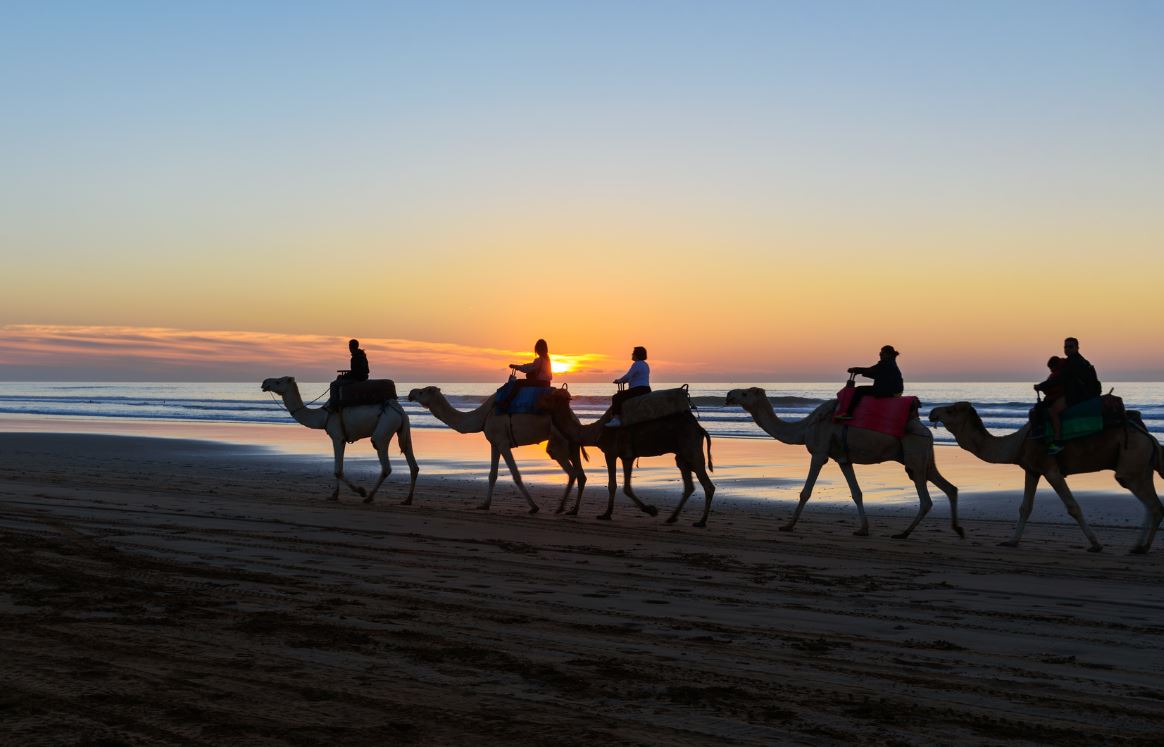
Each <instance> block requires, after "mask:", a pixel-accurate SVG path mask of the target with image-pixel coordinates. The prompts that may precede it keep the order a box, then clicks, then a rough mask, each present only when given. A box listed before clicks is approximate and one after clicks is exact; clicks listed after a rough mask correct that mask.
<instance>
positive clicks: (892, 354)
mask: <svg viewBox="0 0 1164 747" xmlns="http://www.w3.org/2000/svg"><path fill="white" fill-rule="evenodd" d="M898 355H900V353H898V352H897V351H896V350H894V349H893V346H892V345H882V346H881V360H883V361H891V360H893V359H894V358H896V357H897V356H898Z"/></svg>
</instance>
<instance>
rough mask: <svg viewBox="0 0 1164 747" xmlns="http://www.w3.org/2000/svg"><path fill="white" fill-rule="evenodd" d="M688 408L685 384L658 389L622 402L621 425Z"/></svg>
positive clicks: (688, 402) (689, 402)
mask: <svg viewBox="0 0 1164 747" xmlns="http://www.w3.org/2000/svg"><path fill="white" fill-rule="evenodd" d="M690 410H691V397H690V396H689V395H688V393H687V387H686V386H681V387H677V388H675V389H660V390H658V391H655V392H651V393H650V394H644V395H642V396H641V397H634V398H633V399H628V400H627V401H626V402H623V403H622V416H621V420H622V424H623V425H636V424H638V423H645V422H647V421H648V420H658V419H659V418H665V417H667V416H668V415H674V414H675V413H677V412H688V411H690Z"/></svg>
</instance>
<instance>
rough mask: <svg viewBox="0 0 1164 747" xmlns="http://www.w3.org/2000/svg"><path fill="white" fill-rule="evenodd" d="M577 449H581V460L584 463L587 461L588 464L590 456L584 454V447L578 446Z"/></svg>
mask: <svg viewBox="0 0 1164 747" xmlns="http://www.w3.org/2000/svg"><path fill="white" fill-rule="evenodd" d="M578 448H580V449H582V458H583V459H585V460H586V461H588V462H589V461H590V455H589V454H587V453H586V447H585V446H579V447H578Z"/></svg>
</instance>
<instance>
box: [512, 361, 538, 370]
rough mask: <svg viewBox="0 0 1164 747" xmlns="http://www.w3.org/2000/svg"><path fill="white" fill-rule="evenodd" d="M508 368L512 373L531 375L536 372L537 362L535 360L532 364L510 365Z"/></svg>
mask: <svg viewBox="0 0 1164 747" xmlns="http://www.w3.org/2000/svg"><path fill="white" fill-rule="evenodd" d="M509 367H510V368H512V369H513V370H514V371H521V372H522V373H532V372H534V371H536V370H538V360H537V359H536V358H535V359H534V361H533V362H532V363H510V364H509Z"/></svg>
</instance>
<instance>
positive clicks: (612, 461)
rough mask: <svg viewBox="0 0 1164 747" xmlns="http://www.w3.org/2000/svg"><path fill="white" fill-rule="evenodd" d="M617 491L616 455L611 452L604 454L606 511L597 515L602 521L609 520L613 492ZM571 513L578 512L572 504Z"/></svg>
mask: <svg viewBox="0 0 1164 747" xmlns="http://www.w3.org/2000/svg"><path fill="white" fill-rule="evenodd" d="M617 491H618V456H617V455H616V454H614V453H613V452H607V454H606V492H607V496H606V513H604V514H599V515H598V516H597V517H595V518H598V519H601V520H602V521H610V515H611V514H612V513H614V494H615V493H616V492H617ZM573 513H578V506H577V505H575V506H574V511H573Z"/></svg>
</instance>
